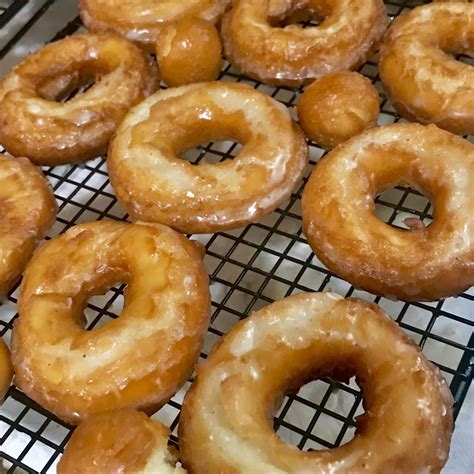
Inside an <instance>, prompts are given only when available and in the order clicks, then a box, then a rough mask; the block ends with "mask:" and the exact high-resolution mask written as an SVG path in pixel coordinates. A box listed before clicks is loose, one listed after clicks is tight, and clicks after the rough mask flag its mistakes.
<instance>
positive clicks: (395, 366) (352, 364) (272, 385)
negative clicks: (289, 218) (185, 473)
mask: <svg viewBox="0 0 474 474" xmlns="http://www.w3.org/2000/svg"><path fill="white" fill-rule="evenodd" d="M354 372H355V375H356V380H357V383H358V384H359V386H360V387H361V388H362V392H363V396H364V400H363V405H364V408H365V413H364V415H362V416H361V417H358V418H357V419H356V426H357V430H356V435H355V438H354V439H353V440H352V441H350V442H349V443H348V444H346V445H344V446H342V447H338V448H335V449H332V450H324V451H313V452H301V451H299V450H298V449H295V447H294V446H289V445H286V444H285V443H284V442H283V441H282V440H281V439H280V438H279V437H278V436H277V434H276V433H274V431H273V429H272V424H271V414H272V413H274V412H275V411H276V409H277V408H278V405H279V403H280V402H281V400H282V398H283V395H284V394H285V393H289V392H295V391H297V390H298V388H299V387H300V386H302V385H304V384H306V383H308V382H309V381H311V380H314V379H315V378H321V377H325V376H329V377H332V378H336V379H340V380H344V381H347V380H348V379H349V378H350V376H351V375H354ZM452 404H453V399H452V397H451V393H450V391H449V388H448V386H447V384H446V381H445V380H444V378H443V377H442V376H441V374H440V372H439V370H438V369H437V368H436V367H435V366H434V365H432V364H431V363H430V362H428V361H427V360H426V359H425V357H424V356H423V355H422V353H421V351H420V348H419V347H418V346H416V344H415V343H414V342H413V341H411V340H410V339H409V338H408V337H407V336H406V335H405V334H404V333H403V332H402V331H401V330H400V328H399V327H398V326H397V325H396V323H395V322H393V321H392V320H391V319H390V318H389V317H388V316H387V315H386V314H384V313H383V312H382V311H381V310H380V309H379V308H378V307H377V306H376V305H374V304H370V303H367V302H365V301H362V300H357V299H347V300H345V299H343V298H342V297H341V296H339V295H336V294H332V293H313V294H301V295H297V296H291V297H288V298H285V299H283V300H280V301H278V302H276V303H273V304H271V305H269V306H267V307H266V308H263V309H262V310H260V311H257V312H256V313H254V314H253V315H252V316H250V317H249V318H247V319H246V320H244V321H241V322H239V323H238V324H237V325H236V326H235V327H234V328H233V329H231V331H230V332H229V333H228V334H227V335H226V336H225V338H224V339H223V340H222V342H220V343H219V345H218V346H217V347H215V348H214V349H213V350H212V352H211V354H210V355H209V357H208V358H207V360H206V361H205V363H204V364H203V366H202V367H200V368H199V371H198V375H197V379H196V380H195V381H194V383H193V385H192V386H191V388H190V390H189V391H188V393H187V394H186V397H185V400H184V404H183V408H182V411H181V416H180V425H179V435H180V449H181V456H182V461H183V463H184V466H185V467H186V468H187V469H188V470H189V471H190V472H192V473H193V474H199V473H208V472H232V473H236V474H237V473H248V472H252V473H255V474H257V473H258V474H260V473H261V474H263V473H270V472H271V473H290V472H291V473H296V472H298V473H303V472H305V473H306V472H307V473H309V472H321V473H322V472H324V473H335V472H337V473H341V474H342V473H355V472H374V473H375V472H390V473H400V474H401V473H403V474H405V473H408V472H413V473H414V472H431V473H437V472H439V471H440V469H441V468H442V466H443V465H444V464H445V462H446V460H447V457H448V452H449V444H450V439H451V429H452Z"/></svg>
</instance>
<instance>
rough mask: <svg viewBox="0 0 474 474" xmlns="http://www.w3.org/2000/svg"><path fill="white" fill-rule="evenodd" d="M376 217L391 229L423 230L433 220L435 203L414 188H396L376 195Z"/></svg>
mask: <svg viewBox="0 0 474 474" xmlns="http://www.w3.org/2000/svg"><path fill="white" fill-rule="evenodd" d="M375 215H376V216H377V217H378V218H379V219H380V220H381V221H383V222H385V223H386V224H388V225H389V226H391V227H395V228H398V229H403V230H417V229H423V228H426V227H428V226H429V225H430V224H431V222H432V220H433V203H432V202H431V201H430V199H429V198H427V197H426V196H425V195H424V194H422V193H421V192H419V191H417V190H415V189H413V188H410V187H406V186H394V187H391V188H389V189H386V190H384V191H383V192H381V193H379V194H377V195H376V197H375Z"/></svg>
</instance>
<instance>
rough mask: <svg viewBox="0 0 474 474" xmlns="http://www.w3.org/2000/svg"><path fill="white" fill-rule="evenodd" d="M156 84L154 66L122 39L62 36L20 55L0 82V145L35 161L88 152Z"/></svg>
mask: <svg viewBox="0 0 474 474" xmlns="http://www.w3.org/2000/svg"><path fill="white" fill-rule="evenodd" d="M91 82H95V84H94V85H93V86H92V87H91V88H90V89H89V90H87V91H85V92H83V93H80V94H77V95H76V96H75V97H73V98H72V99H70V100H69V101H67V102H65V103H60V102H59V101H60V100H62V99H64V98H66V97H67V96H68V95H69V94H70V93H72V92H73V91H75V90H76V89H77V88H78V87H81V86H83V85H88V84H90V83H91ZM157 87H158V72H157V69H156V66H155V65H153V63H152V62H151V60H150V58H148V57H146V55H145V54H144V53H143V52H142V51H141V50H140V49H139V48H138V47H137V46H135V45H134V44H132V43H130V42H129V41H127V40H126V39H124V38H121V37H120V36H118V35H112V34H81V35H76V36H71V37H68V38H65V39H63V40H60V41H57V42H55V43H52V44H49V45H47V46H45V47H44V48H42V49H40V50H38V51H36V52H35V53H33V54H31V55H29V56H28V57H26V58H25V59H24V60H23V61H22V62H21V63H20V64H19V65H18V66H16V67H15V68H14V69H13V70H12V71H11V72H10V73H9V74H7V76H6V77H5V78H4V79H3V80H2V82H1V83H0V143H1V144H2V145H3V146H4V147H5V148H6V149H7V150H8V151H9V152H10V153H11V154H12V155H15V156H26V157H27V158H29V159H30V160H31V161H33V162H34V163H36V164H39V165H52V166H54V165H59V164H64V163H74V162H80V161H86V160H88V159H91V158H95V157H96V156H98V155H100V154H104V153H105V152H106V151H107V145H108V143H109V141H110V139H111V138H112V135H113V133H114V132H115V129H116V128H117V125H118V124H119V123H120V121H121V120H122V119H123V117H124V116H125V114H126V113H127V112H128V110H129V109H130V108H131V107H132V106H133V105H135V104H137V103H138V102H140V101H141V100H142V99H143V98H144V97H146V96H148V95H150V94H151V93H152V92H154V91H155V90H156V89H157Z"/></svg>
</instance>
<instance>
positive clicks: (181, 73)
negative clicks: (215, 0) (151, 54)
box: [156, 16, 223, 87]
mask: <svg viewBox="0 0 474 474" xmlns="http://www.w3.org/2000/svg"><path fill="white" fill-rule="evenodd" d="M156 60H157V61H158V65H159V68H160V74H161V78H162V79H163V80H164V81H165V82H166V84H168V86H170V87H178V86H184V85H186V84H192V83H193V82H207V81H215V80H216V79H217V78H218V76H219V72H220V70H221V67H222V64H223V59H222V44H221V39H220V37H219V33H218V32H217V29H216V27H215V26H214V25H212V24H211V23H209V22H208V21H205V20H202V19H201V18H196V17H192V16H185V17H183V18H180V19H178V20H176V21H173V22H170V23H167V24H166V25H165V26H164V27H163V30H162V31H161V33H160V35H159V37H158V41H157V42H156Z"/></svg>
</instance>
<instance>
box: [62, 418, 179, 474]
mask: <svg viewBox="0 0 474 474" xmlns="http://www.w3.org/2000/svg"><path fill="white" fill-rule="evenodd" d="M169 436H170V430H169V429H168V428H167V427H166V426H164V425H163V424H161V423H160V422H159V421H155V420H151V419H150V418H148V417H147V416H146V415H145V414H144V413H140V412H138V411H135V410H129V409H128V410H127V409H124V410H115V411H110V412H107V413H103V414H100V415H96V416H93V417H91V418H89V419H88V420H87V421H85V422H84V423H81V424H80V425H79V426H78V427H77V428H76V429H75V430H74V433H73V434H72V436H71V439H70V440H69V442H68V444H67V445H66V449H65V450H64V454H63V455H62V457H61V460H60V461H59V464H58V474H98V473H102V474H106V473H124V474H125V473H135V474H138V473H149V474H185V473H186V471H185V470H184V469H183V468H181V466H180V465H179V464H178V463H177V459H176V453H175V452H174V451H173V450H172V449H169V448H168V438H169Z"/></svg>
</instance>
